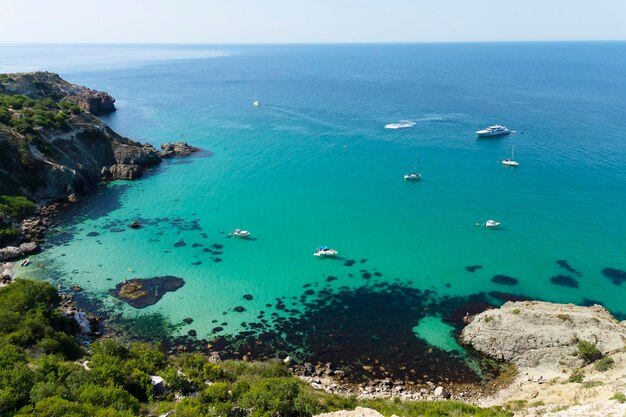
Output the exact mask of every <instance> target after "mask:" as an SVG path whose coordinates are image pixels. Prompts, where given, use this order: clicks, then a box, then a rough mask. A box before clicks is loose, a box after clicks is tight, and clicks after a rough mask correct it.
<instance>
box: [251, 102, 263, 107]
mask: <svg viewBox="0 0 626 417" xmlns="http://www.w3.org/2000/svg"><path fill="white" fill-rule="evenodd" d="M252 105H253V106H254V107H259V106H260V105H261V102H260V101H259V100H254V101H253V102H252Z"/></svg>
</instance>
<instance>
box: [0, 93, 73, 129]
mask: <svg viewBox="0 0 626 417" xmlns="http://www.w3.org/2000/svg"><path fill="white" fill-rule="evenodd" d="M80 111H81V110H80V108H78V106H76V105H75V104H73V103H70V102H69V101H66V100H62V101H60V102H59V103H57V102H55V101H54V100H52V99H49V98H44V99H38V100H34V99H31V98H28V97H26V96H22V95H13V96H7V95H0V123H4V124H8V125H10V126H11V127H12V128H14V129H15V130H17V131H18V132H20V133H23V134H25V133H33V132H35V131H36V128H38V127H40V128H56V129H62V130H66V129H68V128H69V121H70V117H71V115H72V114H77V113H80Z"/></svg>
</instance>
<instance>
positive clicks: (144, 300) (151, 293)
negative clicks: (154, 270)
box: [109, 275, 185, 308]
mask: <svg viewBox="0 0 626 417" xmlns="http://www.w3.org/2000/svg"><path fill="white" fill-rule="evenodd" d="M183 285H185V281H184V280H183V279H182V278H178V277H174V276H171V275H167V276H163V277H154V278H135V279H130V280H127V281H125V282H120V283H119V284H117V285H116V286H115V288H114V289H111V290H109V294H111V295H112V296H113V297H115V298H117V299H118V300H122V301H124V302H126V303H128V304H129V305H131V306H133V307H135V308H144V307H147V306H150V305H152V304H155V303H157V302H158V301H159V300H160V299H161V298H162V297H163V295H165V293H167V292H170V291H176V290H177V289H179V288H180V287H182V286H183Z"/></svg>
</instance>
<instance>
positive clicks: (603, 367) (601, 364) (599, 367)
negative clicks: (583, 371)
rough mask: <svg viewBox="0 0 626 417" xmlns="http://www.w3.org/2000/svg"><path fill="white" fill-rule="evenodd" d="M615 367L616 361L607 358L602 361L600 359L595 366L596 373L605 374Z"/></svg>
mask: <svg viewBox="0 0 626 417" xmlns="http://www.w3.org/2000/svg"><path fill="white" fill-rule="evenodd" d="M613 365H615V361H614V360H613V358H611V357H609V356H606V357H604V358H602V359H599V360H598V361H597V362H596V363H595V365H593V366H594V368H596V371H599V372H605V371H608V370H609V369H611V368H612V367H613Z"/></svg>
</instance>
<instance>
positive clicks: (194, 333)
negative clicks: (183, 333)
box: [187, 329, 198, 337]
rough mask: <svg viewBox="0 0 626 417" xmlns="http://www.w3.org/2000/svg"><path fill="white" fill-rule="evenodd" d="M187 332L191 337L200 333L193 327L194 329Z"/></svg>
mask: <svg viewBox="0 0 626 417" xmlns="http://www.w3.org/2000/svg"><path fill="white" fill-rule="evenodd" d="M187 334H188V335H189V336H191V337H196V336H197V335H198V332H196V331H195V330H193V329H192V330H189V331H188V332H187Z"/></svg>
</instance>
